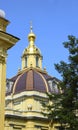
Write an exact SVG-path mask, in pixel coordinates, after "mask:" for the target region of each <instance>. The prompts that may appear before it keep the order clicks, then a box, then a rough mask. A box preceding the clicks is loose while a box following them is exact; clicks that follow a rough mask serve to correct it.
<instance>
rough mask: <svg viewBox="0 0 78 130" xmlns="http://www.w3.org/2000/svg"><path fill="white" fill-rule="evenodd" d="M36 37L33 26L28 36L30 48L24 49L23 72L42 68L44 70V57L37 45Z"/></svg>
mask: <svg viewBox="0 0 78 130" xmlns="http://www.w3.org/2000/svg"><path fill="white" fill-rule="evenodd" d="M35 39H36V35H35V34H34V33H33V28H32V25H31V26H30V33H29V34H28V41H29V44H28V47H27V48H25V49H24V51H23V54H22V70H23V69H25V68H30V67H33V68H40V69H42V55H41V52H40V50H39V48H37V47H36V45H35Z"/></svg>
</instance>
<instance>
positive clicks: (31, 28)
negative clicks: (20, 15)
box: [30, 21, 33, 33]
mask: <svg viewBox="0 0 78 130" xmlns="http://www.w3.org/2000/svg"><path fill="white" fill-rule="evenodd" d="M32 30H33V27H32V21H31V22H30V32H31V33H32V32H33V31H32Z"/></svg>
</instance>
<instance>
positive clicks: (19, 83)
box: [10, 68, 52, 94]
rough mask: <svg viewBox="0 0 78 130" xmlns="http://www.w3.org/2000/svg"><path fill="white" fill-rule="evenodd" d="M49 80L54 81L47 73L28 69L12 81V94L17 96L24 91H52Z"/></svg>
mask: <svg viewBox="0 0 78 130" xmlns="http://www.w3.org/2000/svg"><path fill="white" fill-rule="evenodd" d="M48 79H52V77H51V76H50V75H48V74H47V73H46V72H45V71H40V70H39V71H38V70H36V69H32V68H31V69H28V70H26V71H24V72H22V73H20V74H18V75H16V76H14V77H13V78H11V79H10V81H11V82H13V84H12V87H11V91H10V94H11V93H13V94H17V93H20V92H24V91H39V92H43V93H44V92H48V91H51V89H50V86H49V84H48V82H47V81H48Z"/></svg>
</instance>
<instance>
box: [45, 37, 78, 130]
mask: <svg viewBox="0 0 78 130" xmlns="http://www.w3.org/2000/svg"><path fill="white" fill-rule="evenodd" d="M63 45H64V47H65V48H66V49H68V52H69V56H68V62H67V63H66V62H64V61H61V62H60V63H59V64H55V68H56V70H57V71H58V72H59V73H60V74H61V76H62V81H61V82H59V85H58V87H59V88H60V89H61V93H58V94H57V93H47V96H48V99H49V102H50V103H49V104H45V103H44V106H45V108H46V110H47V112H48V113H47V114H46V115H47V116H48V118H49V119H50V120H51V121H55V120H57V121H58V123H59V124H60V130H78V39H77V38H76V37H75V36H68V41H67V42H64V43H63Z"/></svg>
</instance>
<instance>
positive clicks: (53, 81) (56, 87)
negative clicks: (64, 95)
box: [48, 80, 59, 93]
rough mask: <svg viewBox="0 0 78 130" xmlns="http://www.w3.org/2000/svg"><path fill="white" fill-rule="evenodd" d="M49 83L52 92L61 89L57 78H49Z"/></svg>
mask: <svg viewBox="0 0 78 130" xmlns="http://www.w3.org/2000/svg"><path fill="white" fill-rule="evenodd" d="M48 84H49V86H50V89H51V91H52V92H56V93H58V91H59V90H58V86H57V83H56V81H55V80H48Z"/></svg>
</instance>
